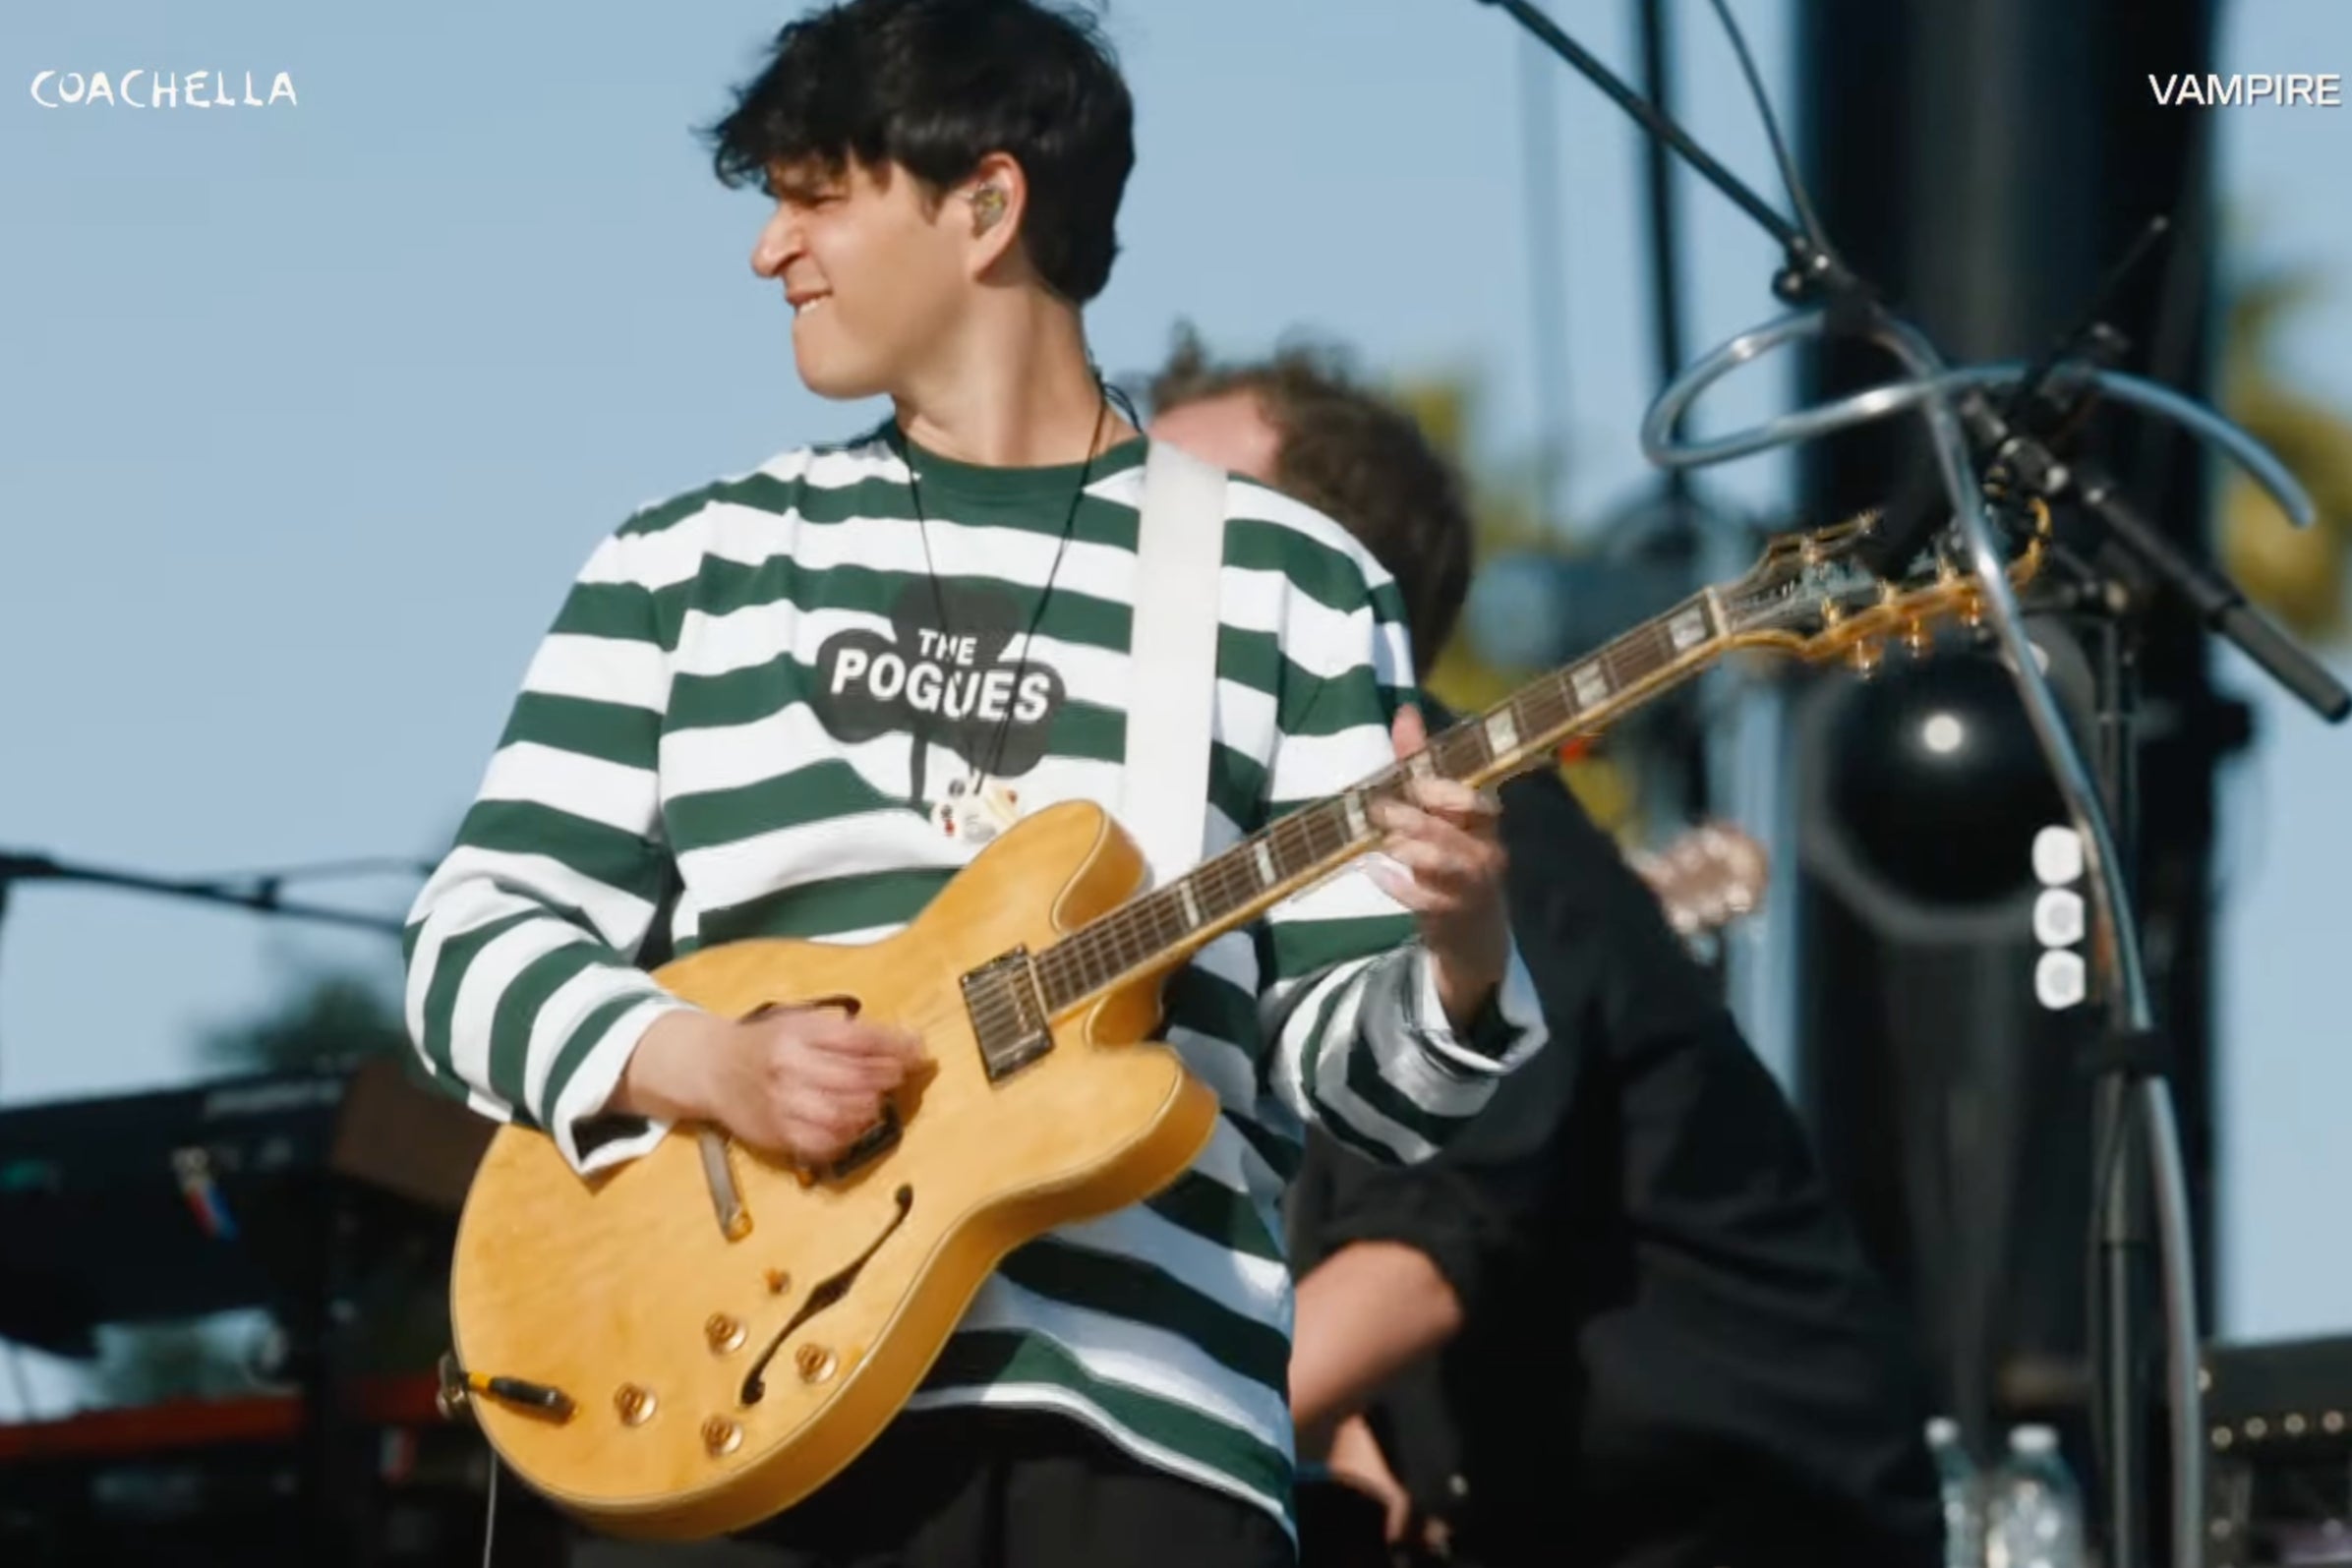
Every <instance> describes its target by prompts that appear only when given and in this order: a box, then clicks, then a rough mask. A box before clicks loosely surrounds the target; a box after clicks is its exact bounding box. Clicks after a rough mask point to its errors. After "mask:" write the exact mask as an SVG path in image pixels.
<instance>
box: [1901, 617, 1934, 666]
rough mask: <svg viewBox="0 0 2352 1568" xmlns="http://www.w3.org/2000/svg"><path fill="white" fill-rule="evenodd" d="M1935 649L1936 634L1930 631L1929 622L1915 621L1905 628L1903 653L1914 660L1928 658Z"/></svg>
mask: <svg viewBox="0 0 2352 1568" xmlns="http://www.w3.org/2000/svg"><path fill="white" fill-rule="evenodd" d="M1934 647H1935V633H1934V632H1932V631H1930V630H1928V627H1927V622H1925V621H1923V620H1914V621H1912V622H1911V624H1910V625H1908V626H1906V627H1904V628H1903V651H1904V652H1905V653H1907V654H1909V655H1911V657H1912V658H1913V659H1924V658H1926V657H1927V655H1928V653H1929V651H1930V650H1932V649H1933V648H1934Z"/></svg>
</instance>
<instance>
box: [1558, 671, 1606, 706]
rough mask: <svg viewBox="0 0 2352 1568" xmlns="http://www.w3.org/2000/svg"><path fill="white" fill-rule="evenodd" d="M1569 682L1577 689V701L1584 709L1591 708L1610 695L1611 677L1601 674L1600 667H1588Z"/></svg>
mask: <svg viewBox="0 0 2352 1568" xmlns="http://www.w3.org/2000/svg"><path fill="white" fill-rule="evenodd" d="M1568 681H1569V683H1570V684H1571V685H1573V686H1574V687H1575V688H1576V701H1577V703H1578V704H1579V705H1580V706H1582V707H1586V708H1590V707H1592V706H1593V705H1595V704H1596V703H1599V702H1601V701H1602V700H1604V699H1605V698H1607V697H1608V695H1609V677H1608V676H1607V675H1604V674H1603V673H1601V667H1600V666H1599V665H1586V666H1585V667H1584V668H1581V669H1578V670H1577V671H1576V672H1575V673H1574V674H1572V675H1570V676H1569V677H1568Z"/></svg>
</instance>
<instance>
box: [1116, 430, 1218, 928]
mask: <svg viewBox="0 0 2352 1568" xmlns="http://www.w3.org/2000/svg"><path fill="white" fill-rule="evenodd" d="M1224 557H1225V475H1224V471H1223V470H1221V469H1218V468H1215V467H1212V466H1211V465H1209V464H1207V463H1205V462H1203V461H1202V460H1201V459H1199V458H1197V457H1194V456H1193V455H1192V454H1190V453H1189V452H1184V451H1180V450H1179V449H1177V448H1176V447H1173V446H1170V445H1169V444H1168V443H1167V442H1165V441H1153V442H1152V443H1151V445H1150V448H1149V450H1148V451H1147V453H1146V455H1145V458H1144V505H1143V519H1142V522H1141V524H1140V525H1139V531H1138V536H1137V539H1136V576H1135V581H1136V592H1135V623H1134V631H1133V633H1132V635H1131V637H1130V639H1129V644H1128V668H1130V669H1131V670H1132V671H1133V675H1132V683H1131V685H1130V689H1129V693H1128V703H1127V769H1126V775H1125V778H1124V780H1123V783H1122V788H1121V800H1120V806H1119V811H1118V818H1119V825H1120V826H1121V827H1123V828H1125V829H1126V830H1127V833H1128V836H1129V837H1130V838H1132V839H1134V840H1135V842H1136V843H1137V845H1138V846H1139V847H1141V848H1142V849H1143V851H1144V860H1145V863H1146V864H1147V865H1148V866H1149V867H1150V868H1151V885H1152V886H1153V887H1165V886H1167V884H1168V883H1170V882H1171V881H1173V880H1175V879H1176V878H1177V877H1179V876H1182V875H1183V874H1184V873H1185V872H1187V871H1189V870H1191V869H1192V868H1193V867H1194V866H1195V865H1197V864H1199V863H1200V860H1201V857H1202V854H1203V852H1204V849H1205V845H1206V842H1207V839H1206V834H1207V823H1208V740H1209V730H1210V725H1211V717H1212V708H1213V704H1214V701H1215V697H1216V676H1217V624H1218V621H1219V620H1220V618H1221V617H1220V616H1219V615H1218V613H1217V600H1218V595H1217V572H1218V569H1219V568H1220V567H1221V566H1223V564H1224Z"/></svg>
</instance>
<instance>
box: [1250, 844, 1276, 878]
mask: <svg viewBox="0 0 2352 1568" xmlns="http://www.w3.org/2000/svg"><path fill="white" fill-rule="evenodd" d="M1252 847H1253V848H1255V849H1256V850H1257V852H1258V853H1257V859H1258V880H1259V882H1260V883H1261V884H1262V885H1264V886H1265V887H1268V888H1270V887H1272V886H1273V885H1274V884H1275V883H1277V882H1279V881H1281V880H1282V879H1281V878H1280V877H1278V876H1276V875H1274V855H1273V851H1272V850H1270V849H1268V848H1266V846H1265V841H1264V840H1263V839H1261V840H1260V841H1259V842H1257V843H1256V844H1254V845H1252Z"/></svg>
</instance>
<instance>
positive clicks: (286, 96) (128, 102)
mask: <svg viewBox="0 0 2352 1568" xmlns="http://www.w3.org/2000/svg"><path fill="white" fill-rule="evenodd" d="M242 75H243V81H242V82H240V81H239V80H238V79H237V76H236V74H233V73H230V72H227V71H190V72H187V73H186V74H184V75H183V74H182V73H180V72H177V71H147V70H144V69H143V70H131V71H125V72H122V73H120V74H119V75H115V76H109V75H108V74H107V73H106V72H103V71H90V72H82V71H41V72H36V73H35V74H34V75H33V78H32V87H31V92H32V101H33V102H35V103H37V104H39V105H40V106H41V107H42V108H44V109H71V108H85V107H89V106H93V105H95V106H100V107H106V108H115V107H121V108H126V109H273V108H276V107H277V106H278V105H280V104H283V105H285V106H287V107H289V108H296V107H299V106H300V104H301V100H300V99H299V98H297V97H296V96H295V95H294V77H293V73H291V72H287V71H280V72H278V73H276V74H275V75H274V76H271V75H269V74H268V73H265V72H255V71H247V72H244V73H242ZM264 79H266V80H267V82H268V84H269V86H268V87H267V89H266V90H264V89H263V88H262V87H261V85H260V84H261V82H262V81H263V80H264ZM240 87H242V89H243V90H242V91H240V90H239V89H240Z"/></svg>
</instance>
